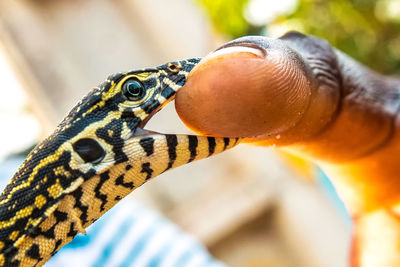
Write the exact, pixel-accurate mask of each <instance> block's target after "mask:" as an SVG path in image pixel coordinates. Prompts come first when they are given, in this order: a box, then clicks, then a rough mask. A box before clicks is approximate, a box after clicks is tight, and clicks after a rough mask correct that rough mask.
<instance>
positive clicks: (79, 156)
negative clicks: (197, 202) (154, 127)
mask: <svg viewBox="0 0 400 267" xmlns="http://www.w3.org/2000/svg"><path fill="white" fill-rule="evenodd" d="M199 60H200V59H188V60H182V61H175V62H170V63H167V64H164V65H161V66H158V67H155V68H146V69H141V70H134V71H129V72H124V73H117V74H113V75H110V76H109V77H108V78H107V79H106V81H105V82H103V83H102V84H100V85H99V86H98V87H95V88H93V89H92V90H91V91H90V92H89V93H88V94H87V95H86V96H85V97H84V98H83V99H82V100H81V101H80V102H79V103H78V104H77V105H76V106H75V107H74V108H73V109H72V110H71V112H70V113H69V114H68V115H67V116H66V117H65V119H64V120H63V121H62V122H61V123H60V124H59V125H58V127H57V128H56V130H55V131H54V133H53V134H51V135H50V136H49V137H47V138H46V139H44V140H43V141H42V142H41V143H39V144H38V145H37V146H36V147H35V148H34V149H33V150H32V151H31V152H30V153H29V154H28V156H27V158H26V159H25V161H24V162H23V164H22V165H21V167H20V168H19V169H18V171H17V173H16V174H15V175H14V176H13V178H12V179H11V181H10V182H9V184H8V185H7V186H6V188H5V189H4V191H3V193H2V194H1V195H0V266H10V267H11V266H15V267H17V266H42V265H43V264H44V263H45V262H46V261H47V260H49V259H50V257H51V256H53V255H54V254H55V253H56V252H57V251H58V250H59V249H60V248H61V247H63V246H64V245H66V244H67V243H69V242H70V241H71V240H72V239H73V238H74V237H75V236H76V235H77V234H78V233H83V234H84V233H85V228H87V227H88V226H89V225H91V224H92V223H94V222H95V221H96V220H97V219H98V218H99V217H101V216H102V215H103V214H104V213H105V212H106V211H107V210H109V209H110V208H112V207H113V206H114V205H115V204H116V203H117V202H118V201H119V200H121V199H122V198H123V197H125V196H126V195H128V194H129V193H130V192H132V191H133V190H134V189H136V188H138V187H139V186H141V185H142V184H143V183H145V182H146V181H148V180H149V179H151V178H153V177H156V176H157V175H159V174H161V173H163V172H165V171H168V170H170V169H172V168H175V167H178V166H180V165H183V164H186V163H189V162H192V161H195V160H199V159H202V158H206V157H209V156H211V155H214V154H216V153H219V152H222V151H225V150H226V149H229V148H231V147H233V146H235V145H236V144H237V143H239V141H240V139H239V138H223V137H220V138H216V137H210V136H208V137H207V136H196V135H175V134H161V133H157V132H153V131H149V130H145V129H144V128H143V127H144V126H145V124H146V122H147V121H148V120H149V119H150V118H151V117H152V116H153V115H154V114H155V113H156V112H157V111H159V110H160V109H162V108H163V107H164V106H165V105H166V104H167V103H168V102H170V101H171V100H172V99H173V98H174V96H175V94H176V92H177V91H178V90H179V89H180V88H181V87H182V86H183V85H184V83H185V81H186V78H187V76H188V73H189V72H190V71H191V70H192V69H193V67H194V66H196V64H197V63H198V62H199Z"/></svg>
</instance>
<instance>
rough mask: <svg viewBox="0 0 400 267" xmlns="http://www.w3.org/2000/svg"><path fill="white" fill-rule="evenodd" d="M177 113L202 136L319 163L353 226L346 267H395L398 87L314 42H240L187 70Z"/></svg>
mask: <svg viewBox="0 0 400 267" xmlns="http://www.w3.org/2000/svg"><path fill="white" fill-rule="evenodd" d="M176 108H177V111H178V114H179V115H180V117H181V118H182V120H183V121H184V122H185V123H186V124H187V125H188V126H189V127H190V128H191V129H193V130H194V131H196V132H199V133H201V134H207V135H214V136H229V137H243V138H245V141H246V142H249V143H253V144H257V145H261V146H270V145H276V146H277V147H280V148H282V149H285V150H289V151H291V152H293V153H295V154H298V155H301V156H303V157H305V158H308V159H311V160H312V161H314V162H315V163H317V164H318V165H319V166H321V167H322V168H323V169H324V171H325V172H326V173H327V174H328V176H329V177H330V178H331V179H332V181H333V183H334V184H335V186H336V189H337V190H338V193H339V195H340V196H341V198H342V199H343V201H344V202H345V204H346V206H347V207H348V210H349V212H350V213H351V215H352V217H353V220H354V225H355V227H354V237H355V238H354V242H353V244H354V245H353V250H352V253H351V256H352V257H351V263H352V266H389V267H390V266H400V219H399V218H400V205H399V204H400V157H399V155H400V124H399V119H398V117H399V116H398V115H399V108H400V80H399V79H397V78H392V77H387V76H382V75H380V74H377V73H375V72H373V71H372V70H370V69H368V68H366V67H365V66H362V65H361V64H359V63H358V62H356V61H354V60H353V59H351V58H350V57H348V56H347V55H345V54H343V53H342V52H340V51H338V50H336V49H335V48H333V47H331V46H330V45H329V44H328V43H327V42H325V41H324V40H321V39H317V38H314V37H310V36H305V35H302V34H299V33H288V34H286V35H284V36H282V37H280V38H279V39H270V38H265V37H243V38H239V39H237V40H234V41H232V42H230V43H228V44H226V45H224V46H222V47H221V48H219V49H218V50H217V51H215V52H213V53H211V54H210V55H209V56H207V57H206V58H205V59H204V60H203V61H202V62H201V63H200V64H199V65H198V66H197V67H196V68H195V69H194V70H193V71H192V73H191V75H190V77H189V78H188V80H187V83H186V85H185V86H184V88H182V89H181V90H180V92H179V93H178V94H177V98H176ZM216 114H218V115H216Z"/></svg>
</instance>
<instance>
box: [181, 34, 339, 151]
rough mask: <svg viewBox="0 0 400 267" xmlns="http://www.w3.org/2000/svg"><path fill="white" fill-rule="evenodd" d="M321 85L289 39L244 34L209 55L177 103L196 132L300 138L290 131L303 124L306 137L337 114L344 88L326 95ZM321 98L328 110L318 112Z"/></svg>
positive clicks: (336, 89) (186, 120) (296, 132)
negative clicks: (322, 92)
mask: <svg viewBox="0 0 400 267" xmlns="http://www.w3.org/2000/svg"><path fill="white" fill-rule="evenodd" d="M318 87H319V82H318V80H317V79H316V78H315V75H313V73H312V69H311V68H310V67H309V66H308V64H307V62H306V61H305V59H304V58H303V56H301V55H300V53H299V52H298V51H296V50H294V49H293V48H292V47H291V46H290V43H289V42H288V41H287V40H284V39H270V38H266V37H260V36H258V37H256V36H253V37H243V38H240V39H237V40H234V41H232V42H230V43H228V44H226V45H224V46H222V47H221V48H219V49H218V50H216V51H214V52H213V53H211V54H209V55H208V56H206V57H205V58H204V59H203V60H202V61H201V62H200V63H199V65H198V66H196V68H195V69H194V70H193V71H192V72H191V73H190V75H189V77H188V79H187V83H186V85H185V86H184V87H183V88H182V89H181V90H180V92H179V93H178V94H177V97H176V102H175V105H176V109H177V112H178V114H179V115H180V117H181V119H182V120H183V121H184V122H185V123H186V124H187V125H188V126H189V127H190V128H192V129H193V130H194V131H196V132H200V133H202V134H207V135H217V136H228V137H245V138H250V139H248V141H257V140H264V139H267V138H269V137H273V136H277V135H282V137H284V138H282V139H281V141H280V142H281V143H282V142H286V143H287V142H294V141H295V139H298V137H299V136H298V135H299V130H296V131H294V132H295V133H294V134H292V136H290V135H291V134H290V132H291V130H292V129H294V128H299V129H301V130H300V131H301V132H302V133H301V136H302V138H303V137H304V138H305V137H306V136H307V135H310V134H311V133H312V132H315V131H318V129H319V128H321V127H323V124H325V123H326V122H327V121H329V120H330V116H332V114H333V113H334V110H335V107H336V106H337V102H338V94H339V92H338V90H339V88H338V87H335V88H328V89H326V90H325V91H329V92H328V93H327V92H325V93H324V95H323V97H324V98H325V99H322V97H319V96H318ZM331 92H332V93H331ZM316 100H318V101H319V103H318V105H319V106H320V105H321V104H324V109H325V110H324V112H321V111H319V112H317V113H316V112H315V111H317V110H319V109H320V108H319V107H317V105H316V102H317V101H316ZM310 107H312V109H313V112H309V110H310ZM304 121H305V122H306V123H302V122H304ZM299 124H302V127H296V126H297V125H299Z"/></svg>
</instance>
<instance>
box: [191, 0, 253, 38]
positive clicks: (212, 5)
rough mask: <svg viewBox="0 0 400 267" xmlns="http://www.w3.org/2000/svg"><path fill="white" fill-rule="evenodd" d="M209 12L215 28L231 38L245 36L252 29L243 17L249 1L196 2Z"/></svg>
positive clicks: (200, 0) (201, 0)
mask: <svg viewBox="0 0 400 267" xmlns="http://www.w3.org/2000/svg"><path fill="white" fill-rule="evenodd" d="M196 1H197V2H199V3H200V4H201V5H202V6H203V7H204V9H205V10H206V11H207V14H208V15H209V17H210V19H211V21H212V23H213V24H214V25H215V28H216V29H217V30H218V31H219V32H221V33H222V34H225V35H227V36H228V37H230V38H236V37H240V36H243V35H245V34H246V33H247V32H248V31H249V28H250V25H249V23H248V22H247V21H246V20H245V19H244V17H243V10H244V8H245V6H246V4H247V2H248V0H196Z"/></svg>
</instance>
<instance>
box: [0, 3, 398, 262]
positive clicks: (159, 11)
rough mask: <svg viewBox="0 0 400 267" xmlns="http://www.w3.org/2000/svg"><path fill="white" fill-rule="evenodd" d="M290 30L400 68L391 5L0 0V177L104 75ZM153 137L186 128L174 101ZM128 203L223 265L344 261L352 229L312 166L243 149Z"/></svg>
mask: <svg viewBox="0 0 400 267" xmlns="http://www.w3.org/2000/svg"><path fill="white" fill-rule="evenodd" d="M289 30H297V31H301V32H303V33H306V34H312V35H316V36H318V37H321V38H325V39H327V40H328V41H329V42H330V43H331V44H333V45H334V46H336V47H337V48H339V49H341V50H343V51H344V52H346V53H348V54H349V55H351V56H353V57H354V58H356V59H357V60H359V61H361V62H363V63H364V64H366V65H368V66H369V67H371V68H373V69H375V70H377V71H379V72H383V73H386V74H399V73H400V49H398V47H400V35H399V34H397V33H398V32H399V30H400V1H399V0H331V1H325V0H280V1H274V0H169V1H164V0H96V1H94V0H86V1H80V0H74V1H70V0H69V1H67V0H56V1H50V0H40V1H39V0H36V1H28V0H20V1H13V0H3V1H1V2H0V80H1V87H0V125H2V126H1V127H2V130H1V131H0V147H1V149H0V161H1V162H0V178H1V182H2V185H3V186H4V185H5V184H6V183H7V182H8V180H9V179H10V178H11V177H12V174H13V173H14V172H15V171H16V170H17V168H18V166H19V164H20V163H21V161H22V160H23V159H24V157H25V156H26V154H27V153H28V152H29V150H30V149H31V148H32V147H33V146H34V145H35V144H36V143H37V142H38V141H39V140H40V139H41V138H43V137H44V136H46V135H48V134H49V133H51V131H52V130H53V129H54V128H55V126H56V125H57V123H58V122H59V121H60V120H61V119H62V118H63V117H64V116H65V114H66V113H67V112H68V111H69V110H70V109H71V108H72V107H73V105H74V104H75V103H76V102H77V101H78V100H79V99H80V98H81V97H82V96H83V95H85V94H86V92H88V91H89V90H90V89H91V88H92V87H94V86H96V85H97V84H99V83H100V82H102V81H103V80H104V79H105V78H106V77H107V76H108V75H109V74H111V73H115V72H119V71H126V70H130V69H137V68H142V67H148V66H155V65H159V64H163V63H165V62H167V61H170V60H178V59H183V58H191V57H202V56H204V55H206V54H207V53H209V52H210V51H212V50H214V49H216V48H217V47H218V46H219V45H221V44H223V43H224V42H226V41H229V40H231V39H233V38H236V37H239V36H243V35H249V34H260V35H266V36H270V37H279V36H280V35H282V34H284V33H285V32H287V31H289ZM146 128H148V129H152V130H156V131H161V132H167V133H189V130H188V129H187V128H186V127H185V126H184V125H183V124H182V123H181V122H180V120H179V118H178V116H177V114H176V113H175V110H174V107H173V105H169V106H168V107H166V108H165V109H163V110H162V111H161V112H160V113H159V114H157V115H156V116H155V117H154V118H153V119H151V120H150V122H149V124H148V125H147V127H146ZM129 201H132V202H140V203H143V205H145V206H147V207H149V208H151V209H154V210H157V211H158V212H160V213H161V214H162V215H163V216H165V217H167V218H168V219H170V220H171V221H173V222H174V223H176V224H177V225H178V226H179V227H180V228H182V229H183V230H184V231H186V232H188V233H190V234H191V235H193V236H194V237H195V238H197V239H198V240H200V242H201V243H203V244H204V245H205V246H206V247H207V249H208V250H209V251H210V253H211V254H212V256H213V257H215V258H217V259H218V260H220V261H222V262H224V263H226V264H227V265H229V266H246V267H247V266H249V267H258V266H311V267H312V266H324V267H325V266H327V267H328V266H332V267H340V266H347V261H348V255H349V248H350V235H351V222H350V219H349V217H348V215H347V214H346V211H345V208H344V206H343V204H342V203H341V202H340V200H339V199H338V198H337V196H336V194H335V192H334V189H333V188H332V185H331V184H330V182H329V180H328V179H327V178H326V177H324V175H323V174H322V173H321V172H319V171H318V169H317V168H316V167H315V166H311V165H310V164H309V163H307V162H305V161H302V160H301V159H298V158H294V157H292V156H289V155H287V154H283V153H280V152H278V151H275V150H274V149H273V148H260V147H251V146H246V145H240V146H239V147H237V148H235V149H233V150H231V151H228V152H226V153H223V154H221V155H218V156H216V157H213V158H212V159H208V160H203V161H201V162H195V163H192V164H189V165H186V166H183V167H180V168H178V169H176V170H172V171H169V172H168V173H165V174H163V175H161V176H160V177H158V178H157V179H154V180H152V181H151V182H149V183H147V184H145V185H144V186H142V187H141V188H139V189H137V190H136V191H135V192H134V193H133V194H131V196H130V197H129Z"/></svg>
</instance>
